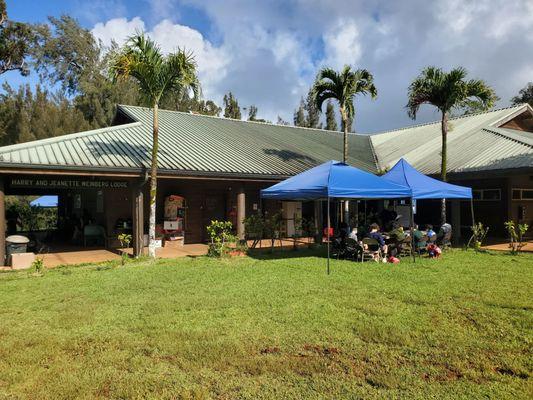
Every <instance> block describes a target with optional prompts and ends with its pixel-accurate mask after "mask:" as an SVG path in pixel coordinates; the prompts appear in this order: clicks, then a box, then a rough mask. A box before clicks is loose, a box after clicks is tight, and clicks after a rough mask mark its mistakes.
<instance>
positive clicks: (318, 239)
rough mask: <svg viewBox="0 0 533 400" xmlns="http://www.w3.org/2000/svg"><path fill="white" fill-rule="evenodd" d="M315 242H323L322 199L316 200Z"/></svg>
mask: <svg viewBox="0 0 533 400" xmlns="http://www.w3.org/2000/svg"><path fill="white" fill-rule="evenodd" d="M314 203H315V243H322V225H323V222H322V200H315V202H314Z"/></svg>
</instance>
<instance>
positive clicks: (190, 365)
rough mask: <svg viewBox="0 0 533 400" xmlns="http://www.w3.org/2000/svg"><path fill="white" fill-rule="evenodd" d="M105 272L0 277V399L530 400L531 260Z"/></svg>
mask: <svg viewBox="0 0 533 400" xmlns="http://www.w3.org/2000/svg"><path fill="white" fill-rule="evenodd" d="M286 256H290V257H287V258H286ZM115 265H116V264H109V265H100V266H83V267H69V268H58V269H55V270H51V271H47V272H46V273H45V274H44V276H42V277H39V276H35V275H32V274H31V273H28V272H21V273H5V274H1V275H0V321H1V323H0V398H8V399H11V398H13V399H26V398H27V399H72V398H81V399H89V398H91V399H92V398H121V399H141V398H157V399H160V398H163V399H208V398H222V399H233V398H248V399H261V398H264V399H271V398H283V399H286V398H311V399H318V398H376V399H380V398H419V399H428V398H449V399H459V398H469V399H470V398H474V399H475V398H512V399H519V398H524V399H526V398H531V395H532V393H533V386H532V380H531V373H532V365H533V362H532V354H531V345H532V327H533V314H532V308H533V304H532V303H533V300H532V299H533V296H532V295H533V289H532V287H533V285H532V283H533V254H530V255H526V254H522V255H519V256H510V255H506V254H502V253H499V254H496V253H487V254H475V253H473V252H463V251H459V250H457V251H450V252H447V253H445V254H444V259H441V260H438V261H435V260H427V259H425V260H422V261H417V262H416V264H412V263H409V262H404V263H401V264H398V265H391V264H387V265H385V264H376V263H365V264H359V263H353V262H348V261H333V262H332V274H331V275H330V276H326V274H325V262H324V259H323V258H320V257H315V256H313V254H310V253H308V252H306V251H298V252H285V253H283V254H282V255H279V254H273V255H263V256H257V257H255V258H250V257H243V258H238V259H228V260H212V259H207V258H203V257H200V258H182V259H179V260H159V261H157V262H155V263H150V262H148V261H141V262H137V263H130V264H127V265H126V266H125V267H116V266H115Z"/></svg>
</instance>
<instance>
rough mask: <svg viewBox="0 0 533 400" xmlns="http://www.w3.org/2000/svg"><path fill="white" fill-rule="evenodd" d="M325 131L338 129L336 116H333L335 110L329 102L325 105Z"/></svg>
mask: <svg viewBox="0 0 533 400" xmlns="http://www.w3.org/2000/svg"><path fill="white" fill-rule="evenodd" d="M326 129H327V130H328V131H336V130H337V129H338V127H337V116H336V115H335V109H334V108H333V103H332V102H331V101H328V104H327V105H326Z"/></svg>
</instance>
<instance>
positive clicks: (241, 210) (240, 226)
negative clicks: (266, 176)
mask: <svg viewBox="0 0 533 400" xmlns="http://www.w3.org/2000/svg"><path fill="white" fill-rule="evenodd" d="M244 218H246V195H245V193H244V187H243V186H241V187H240V188H239V191H238V192H237V237H238V238H239V240H244V238H245V232H244Z"/></svg>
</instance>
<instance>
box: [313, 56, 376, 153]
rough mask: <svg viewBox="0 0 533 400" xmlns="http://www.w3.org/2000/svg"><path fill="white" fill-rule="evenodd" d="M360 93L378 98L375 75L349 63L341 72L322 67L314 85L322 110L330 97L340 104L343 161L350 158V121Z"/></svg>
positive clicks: (314, 93)
mask: <svg viewBox="0 0 533 400" xmlns="http://www.w3.org/2000/svg"><path fill="white" fill-rule="evenodd" d="M359 94H363V95H366V94H370V96H371V97H372V98H373V99H374V98H376V96H377V94H378V92H377V89H376V87H375V86H374V77H373V76H372V74H371V73H370V72H368V71H367V70H366V69H358V70H355V71H354V70H352V68H351V67H350V66H349V65H346V66H345V67H344V68H343V69H342V71H340V72H337V71H335V70H333V69H331V68H322V69H321V70H320V71H319V72H318V75H317V77H316V81H315V84H314V85H313V96H314V99H315V103H316V106H317V108H318V109H319V110H320V111H322V104H324V102H325V101H326V100H328V99H334V100H336V101H337V103H338V104H339V111H340V114H341V121H342V128H343V131H344V146H343V148H344V149H343V156H342V160H343V162H346V160H347V158H348V132H349V122H350V121H353V119H354V116H355V106H354V100H355V97H356V96H357V95H359Z"/></svg>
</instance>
